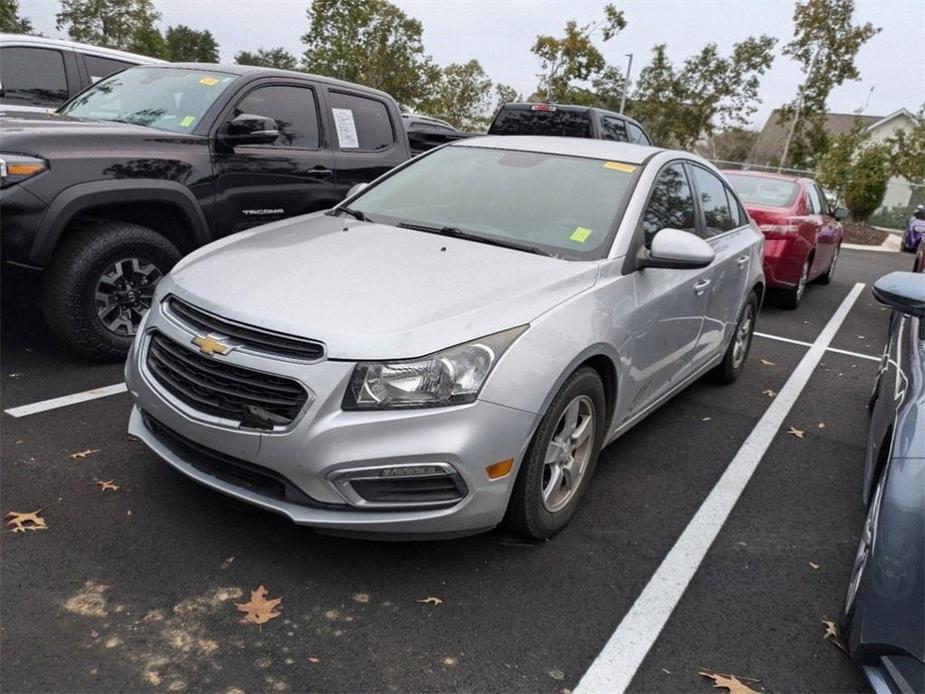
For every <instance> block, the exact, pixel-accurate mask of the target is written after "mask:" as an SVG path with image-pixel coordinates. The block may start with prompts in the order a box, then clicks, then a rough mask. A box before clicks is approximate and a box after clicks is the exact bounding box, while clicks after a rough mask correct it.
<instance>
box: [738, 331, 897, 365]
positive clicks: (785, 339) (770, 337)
mask: <svg viewBox="0 0 925 694" xmlns="http://www.w3.org/2000/svg"><path fill="white" fill-rule="evenodd" d="M755 337H763V338H765V339H767V340H777V341H778V342H788V343H790V344H791V345H801V346H803V347H812V346H813V343H812V342H803V340H794V339H792V338H789V337H780V336H779V335H768V334H767V333H759V332H758V331H757V330H756V331H755ZM826 352H835V353H836V354H846V355H848V356H849V357H857V358H858V359H867V360H869V361H880V357H875V356H874V355H872V354H861V353H860V352H852V351H850V350H847V349H839V348H838V347H826Z"/></svg>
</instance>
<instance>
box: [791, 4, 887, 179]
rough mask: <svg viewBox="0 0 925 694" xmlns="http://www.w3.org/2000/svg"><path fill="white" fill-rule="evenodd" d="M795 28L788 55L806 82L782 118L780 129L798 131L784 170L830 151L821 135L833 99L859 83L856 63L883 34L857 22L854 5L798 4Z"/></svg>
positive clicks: (795, 11) (795, 12)
mask: <svg viewBox="0 0 925 694" xmlns="http://www.w3.org/2000/svg"><path fill="white" fill-rule="evenodd" d="M793 24H794V29H793V40H791V41H790V43H788V44H787V45H786V46H784V49H783V53H784V55H787V56H790V57H791V58H793V59H794V60H795V61H797V62H798V63H799V64H800V70H801V71H802V73H803V75H804V77H803V82H802V83H801V84H800V86H799V88H798V89H797V95H796V98H795V99H794V101H793V103H791V104H790V105H789V106H788V107H786V108H785V109H783V110H782V113H781V117H780V119H781V123H783V124H789V128H791V129H792V130H793V137H792V141H791V144H790V151H789V152H786V151H785V155H786V156H785V157H784V158H785V161H782V162H781V164H782V165H783V166H806V165H809V164H811V163H812V161H813V159H814V157H815V156H817V155H818V154H819V153H820V152H821V151H822V148H824V147H825V138H824V137H820V131H821V129H822V122H823V120H824V118H825V113H826V110H827V101H828V98H829V94H830V93H831V92H832V90H833V89H834V88H835V87H837V86H839V85H841V84H842V83H843V82H845V81H846V80H856V79H858V78H859V77H860V72H859V71H858V68H857V66H856V65H855V62H854V61H855V57H856V56H857V53H858V51H859V50H860V48H861V46H863V45H864V44H865V43H867V41H869V40H870V39H871V38H872V37H873V36H875V35H876V34H877V33H878V32H879V31H880V29H879V28H875V27H874V26H873V25H872V24H871V23H870V22H867V23H865V24H856V23H855V22H854V0H798V1H797V3H796V6H795V8H794V11H793Z"/></svg>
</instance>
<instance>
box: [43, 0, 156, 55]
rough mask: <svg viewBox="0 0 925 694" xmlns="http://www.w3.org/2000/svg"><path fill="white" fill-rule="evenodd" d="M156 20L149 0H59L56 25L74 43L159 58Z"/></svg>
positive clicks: (152, 3) (154, 11)
mask: <svg viewBox="0 0 925 694" xmlns="http://www.w3.org/2000/svg"><path fill="white" fill-rule="evenodd" d="M160 17H161V15H160V13H159V12H157V11H156V10H155V9H154V2H153V0H61V11H60V12H59V13H58V14H57V17H56V20H57V23H56V26H57V28H58V29H59V30H61V29H67V33H68V36H70V37H71V38H72V39H73V40H75V41H83V42H84V43H91V44H93V45H95V46H106V47H107V48H119V49H122V50H127V51H131V50H134V51H138V52H144V53H146V54H147V55H152V56H155V57H161V56H162V55H163V53H164V47H163V37H161V36H160V32H159V31H158V29H157V26H156V25H155V22H157V20H158V19H160ZM158 38H159V39H160V40H158ZM158 51H160V52H158Z"/></svg>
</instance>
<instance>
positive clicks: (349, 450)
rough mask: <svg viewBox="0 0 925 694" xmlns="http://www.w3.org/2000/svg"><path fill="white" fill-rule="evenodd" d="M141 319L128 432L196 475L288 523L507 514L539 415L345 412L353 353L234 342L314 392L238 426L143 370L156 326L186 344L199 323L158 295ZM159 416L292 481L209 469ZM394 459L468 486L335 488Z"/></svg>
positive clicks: (335, 524)
mask: <svg viewBox="0 0 925 694" xmlns="http://www.w3.org/2000/svg"><path fill="white" fill-rule="evenodd" d="M143 330H144V332H143V333H142V334H141V335H140V336H139V338H138V339H137V340H136V341H135V345H134V346H133V348H132V351H131V352H130V354H129V359H128V362H127V364H126V383H127V384H128V388H129V391H130V393H131V394H132V397H133V398H134V400H135V405H134V408H133V410H132V415H131V419H130V422H129V432H130V433H131V434H132V435H134V436H137V437H138V438H139V439H141V440H142V441H143V442H144V443H145V444H146V445H147V446H148V447H149V448H150V449H151V450H152V451H154V452H155V453H156V454H158V455H159V456H160V457H161V458H163V459H164V460H165V461H166V462H168V463H169V464H170V465H172V466H173V467H175V468H177V469H178V470H180V471H181V472H183V473H184V474H186V475H187V476H189V477H191V478H193V479H195V480H197V481H198V482H201V483H202V484H205V485H207V486H209V487H211V488H213V489H216V490H218V491H221V492H223V493H225V494H228V495H230V496H233V497H236V498H238V499H240V500H242V501H246V502H249V503H252V504H254V505H256V506H260V507H262V508H265V509H267V510H270V511H275V512H277V513H281V514H283V515H285V516H287V517H289V518H290V519H291V520H292V521H293V522H295V523H298V524H301V525H310V526H314V527H317V528H324V529H328V530H334V531H342V532H349V533H362V534H388V535H400V536H416V535H455V534H466V533H472V532H478V531H481V530H487V529H489V528H492V527H494V526H495V525H497V524H498V523H499V522H500V521H501V519H502V518H503V516H504V512H505V509H506V507H507V502H508V498H509V496H510V492H511V488H512V485H513V481H514V477H515V476H516V473H517V469H518V466H519V463H520V460H521V459H522V457H523V455H524V452H525V450H526V447H527V444H528V442H529V437H530V434H531V432H532V429H533V426H534V424H535V421H536V415H534V414H531V413H528V412H523V411H521V410H516V409H512V408H508V407H504V406H501V405H496V404H493V403H489V402H483V401H477V402H475V403H472V404H470V405H462V406H458V407H447V408H433V409H422V410H397V411H385V412H345V411H343V410H342V409H341V407H340V404H341V400H342V397H343V393H344V389H345V387H346V384H347V381H348V380H349V378H350V375H351V374H352V372H353V368H354V365H355V364H354V363H351V362H340V361H333V360H330V359H329V360H325V361H320V362H317V363H313V364H305V363H297V362H294V361H290V360H284V359H274V358H271V357H267V356H258V355H254V354H247V353H244V352H242V351H237V350H236V351H233V352H231V353H229V354H227V355H226V356H221V357H215V358H216V359H217V360H221V361H222V362H223V363H228V364H234V365H236V366H239V367H242V368H248V369H253V370H255V371H263V372H268V373H272V374H274V375H278V376H282V377H287V378H290V379H292V380H295V381H298V382H299V383H301V384H302V385H303V386H304V387H305V388H306V389H307V390H308V391H309V393H310V396H311V397H310V398H309V401H308V403H307V404H306V406H305V408H304V410H303V411H302V412H301V413H300V415H299V416H298V417H297V418H296V419H295V420H294V421H293V422H292V424H291V425H289V426H288V427H286V428H283V429H281V430H275V431H260V430H255V429H242V428H240V427H234V426H229V425H228V424H227V423H222V422H221V421H219V420H218V419H217V418H215V417H210V416H208V415H203V414H202V413H198V412H196V411H195V410H194V409H192V408H190V407H189V406H188V405H187V404H186V403H184V402H182V401H181V400H179V399H178V398H176V397H175V396H174V395H173V394H171V393H170V392H168V391H166V390H165V389H164V388H163V387H162V385H161V384H160V383H159V382H158V381H157V379H156V378H155V377H154V376H153V375H152V373H151V372H150V370H149V368H148V366H147V364H146V362H145V358H146V350H147V345H148V342H149V339H148V338H149V336H150V334H151V332H152V331H154V330H157V331H159V332H160V333H161V334H164V335H167V336H168V337H170V338H171V339H172V340H173V341H174V342H175V343H177V344H180V345H191V340H192V338H193V337H194V336H195V335H194V333H193V332H191V331H189V330H187V329H186V328H185V327H184V326H182V325H179V324H178V323H177V322H176V321H174V320H173V319H172V318H171V317H170V316H168V315H167V314H165V313H164V312H163V310H162V307H161V306H160V305H156V306H155V307H152V309H151V311H149V313H148V316H147V318H146V320H145V323H144V326H143ZM190 348H191V350H194V349H195V348H193V347H190ZM158 426H161V427H164V428H166V429H167V430H168V431H169V432H170V434H171V435H175V436H176V437H179V439H181V440H186V441H188V442H193V443H194V444H195V445H196V446H198V447H202V448H204V449H206V450H207V451H209V452H213V453H215V454H217V455H218V456H219V457H222V456H224V457H225V458H227V459H231V460H232V461H233V463H234V462H237V463H238V464H239V465H243V466H247V465H252V466H254V468H253V469H254V470H256V471H258V472H265V473H266V474H268V475H272V476H275V477H278V478H282V479H283V480H285V482H286V483H288V484H291V487H290V490H291V491H292V492H293V493H289V494H287V495H283V496H281V495H279V494H277V495H270V494H267V493H263V492H262V491H260V489H259V487H254V486H248V485H244V484H239V483H235V481H234V480H233V479H231V478H229V477H228V476H226V475H221V474H212V473H211V472H210V471H209V470H208V468H205V467H203V465H201V464H197V461H195V460H193V459H192V458H191V456H190V455H189V454H188V453H187V452H186V451H188V450H189V449H188V448H185V447H184V446H180V447H178V446H176V445H170V442H169V441H168V440H167V439H165V437H164V436H163V435H161V436H158V435H157V429H158ZM510 458H513V459H514V461H515V464H514V467H513V469H512V471H511V473H510V474H509V475H508V476H507V477H505V478H502V479H496V480H490V479H489V478H488V475H487V472H486V467H487V466H489V465H492V464H494V463H497V462H499V461H502V460H506V459H510ZM398 464H402V465H422V466H423V465H427V464H440V465H445V466H451V468H452V470H453V471H455V473H456V474H458V476H459V478H461V479H462V481H463V482H464V484H462V485H460V486H461V487H463V488H464V490H465V493H464V496H463V497H462V498H461V499H459V500H456V501H454V502H452V503H451V504H449V505H447V504H442V505H439V507H432V506H427V505H414V503H413V502H412V503H411V504H397V505H395V506H393V507H387V508H381V507H370V506H368V505H363V504H362V503H357V501H358V500H357V499H356V498H352V499H351V498H349V495H345V494H343V493H342V492H340V491H338V486H337V480H338V478H340V479H342V477H343V475H344V474H345V473H348V472H349V471H351V470H354V469H363V468H380V467H382V468H384V467H387V466H394V465H398ZM229 480H231V481H229ZM293 499H296V500H297V501H295V502H294V501H293Z"/></svg>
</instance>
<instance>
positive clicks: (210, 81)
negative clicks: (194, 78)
mask: <svg viewBox="0 0 925 694" xmlns="http://www.w3.org/2000/svg"><path fill="white" fill-rule="evenodd" d="M219 82H221V80H220V79H217V78H215V77H203V78H202V79H201V80H199V84H204V85H206V86H207V87H214V86H215V85H216V84H218V83H219Z"/></svg>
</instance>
